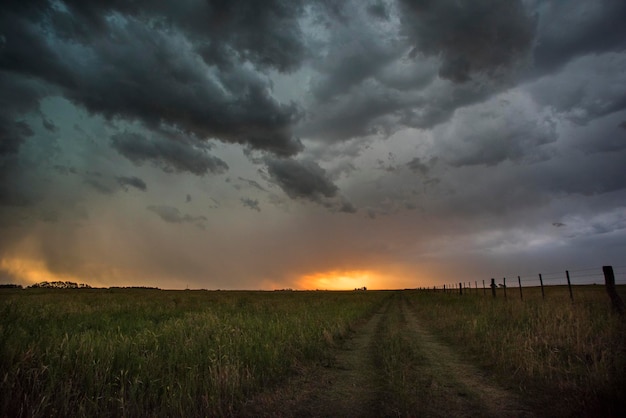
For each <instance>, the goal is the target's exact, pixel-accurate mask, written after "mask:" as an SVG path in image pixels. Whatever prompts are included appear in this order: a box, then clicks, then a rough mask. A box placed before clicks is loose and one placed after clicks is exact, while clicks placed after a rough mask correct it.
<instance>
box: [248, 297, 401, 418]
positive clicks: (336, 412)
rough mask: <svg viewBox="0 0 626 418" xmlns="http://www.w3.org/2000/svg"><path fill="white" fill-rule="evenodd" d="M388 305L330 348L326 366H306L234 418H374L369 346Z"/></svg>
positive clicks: (376, 390) (376, 397)
mask: <svg viewBox="0 0 626 418" xmlns="http://www.w3.org/2000/svg"><path fill="white" fill-rule="evenodd" d="M388 306H389V302H388V303H387V304H385V305H384V306H383V307H381V308H380V309H379V310H378V311H377V312H376V313H374V314H373V315H372V316H371V317H370V318H369V319H367V320H366V321H365V322H363V323H361V324H359V325H358V326H356V327H355V329H354V331H352V332H351V334H350V335H349V336H348V337H347V339H346V340H345V341H344V342H343V343H342V344H341V346H339V347H337V348H335V349H334V352H333V357H334V359H333V361H332V363H331V364H330V365H328V367H322V366H320V365H317V366H310V367H306V368H304V369H303V370H301V371H300V373H299V375H298V376H296V377H295V378H293V379H291V380H290V381H289V382H288V383H287V384H286V385H284V386H282V387H281V388H278V389H277V390H272V391H269V392H266V393H263V394H260V395H259V396H258V397H256V399H253V400H251V401H250V402H249V404H248V405H247V406H246V407H245V408H244V409H243V410H242V411H239V413H238V414H236V415H238V416H254V417H298V418H313V417H316V418H317V417H319V418H321V417H342V418H351V417H355V418H356V417H361V418H379V417H380V416H381V415H380V413H379V408H380V405H381V397H382V396H383V394H382V387H381V385H380V379H379V370H378V369H376V368H375V367H374V362H373V360H372V344H373V342H374V341H375V338H374V337H375V334H376V330H377V328H378V324H379V323H380V321H381V320H382V318H383V317H384V315H385V313H386V310H387V309H388Z"/></svg>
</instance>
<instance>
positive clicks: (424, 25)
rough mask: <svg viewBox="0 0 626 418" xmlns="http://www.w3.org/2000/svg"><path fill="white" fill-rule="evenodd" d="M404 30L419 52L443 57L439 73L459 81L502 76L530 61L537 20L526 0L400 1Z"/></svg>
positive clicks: (415, 50)
mask: <svg viewBox="0 0 626 418" xmlns="http://www.w3.org/2000/svg"><path fill="white" fill-rule="evenodd" d="M399 4H400V7H401V11H402V12H401V21H402V28H403V31H404V32H405V33H406V35H407V36H408V38H409V41H410V42H411V43H412V44H413V46H414V55H415V56H418V54H424V55H434V56H439V57H440V58H441V60H442V64H441V67H440V69H439V75H440V76H441V77H443V78H447V79H450V80H453V81H455V82H464V81H467V80H469V79H470V78H471V77H472V75H474V74H477V73H483V72H484V73H487V74H488V75H490V76H497V75H498V74H499V73H501V72H503V71H507V70H509V69H510V68H511V67H514V66H515V65H517V64H518V63H519V61H524V60H525V59H526V56H527V55H528V54H529V53H530V51H531V49H532V46H533V42H534V37H535V26H536V23H535V19H534V18H533V17H532V16H530V14H529V13H528V11H527V10H526V9H525V8H524V5H523V3H522V1H520V0H512V1H506V2H503V1H500V0H478V1H472V2H471V3H465V2H459V1H456V0H400V1H399Z"/></svg>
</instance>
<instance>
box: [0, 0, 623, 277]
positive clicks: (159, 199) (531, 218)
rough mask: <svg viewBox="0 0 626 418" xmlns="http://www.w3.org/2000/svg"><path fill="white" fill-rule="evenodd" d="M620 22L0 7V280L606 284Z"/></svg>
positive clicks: (353, 2)
mask: <svg viewBox="0 0 626 418" xmlns="http://www.w3.org/2000/svg"><path fill="white" fill-rule="evenodd" d="M625 20H626V5H625V4H624V2H623V1H622V0H597V1H594V2H589V1H584V0H512V1H498V0H476V1H454V0H438V1H435V0H365V1H357V0H346V1H341V2H329V1H326V0H295V1H283V0H268V1H263V2H259V1H255V0H244V1H237V2H228V1H222V0H208V1H197V0H179V1H170V0H164V1H158V2H155V1H149V0H138V1H133V2H127V1H121V0H113V1H101V0H60V1H52V0H33V1H26V2H25V1H16V0H8V1H4V2H2V5H1V6H0V91H2V93H3V94H2V95H0V228H1V229H2V234H0V250H1V251H0V264H1V265H0V268H2V269H3V271H4V272H6V274H7V275H8V276H7V277H11V278H16V279H15V280H18V279H17V278H18V277H22V282H23V283H24V284H28V283H29V282H30V281H32V278H33V277H35V276H36V275H37V274H44V273H45V274H48V275H49V276H50V277H51V278H53V277H55V276H56V277H59V278H60V279H67V278H68V277H69V278H71V279H74V277H77V276H81V277H88V278H90V280H91V279H93V280H94V281H97V282H98V283H99V284H103V285H129V284H138V283H139V284H145V285H152V286H155V285H156V286H162V287H167V288H176V287H181V286H182V287H185V286H186V285H187V284H189V285H190V286H193V287H200V288H240V289H243V288H246V289H258V288H263V289H269V288H275V287H279V288H287V287H290V288H300V287H306V286H305V285H302V284H301V283H302V281H301V278H302V277H308V276H310V275H311V274H313V273H315V274H317V273H323V272H336V271H350V270H363V271H368V272H370V273H371V274H372V276H371V277H379V278H381V279H380V283H381V285H380V286H378V287H400V288H404V287H416V286H420V285H428V284H430V285H434V284H440V283H441V282H442V281H445V280H448V279H450V278H455V277H459V275H463V276H464V277H467V279H468V280H469V279H470V278H474V277H477V278H480V277H492V275H497V274H499V271H498V270H499V269H505V268H506V269H507V270H509V271H507V272H506V273H507V274H508V273H509V272H510V271H511V270H519V269H523V268H527V269H531V270H532V271H541V270H540V269H542V268H543V267H547V268H549V269H550V271H553V270H554V269H555V268H556V269H564V268H570V267H571V268H573V267H576V265H580V264H581V263H585V264H591V265H604V264H611V263H615V262H616V261H615V259H619V257H621V255H620V254H622V253H623V251H624V248H626V234H625V231H626V229H625V228H624V220H625V219H626V217H625V215H624V214H625V213H626V212H625V205H624V202H625V201H626V177H625V176H624V175H623V171H624V167H625V166H626V129H625V126H626V95H625V94H624V92H625V91H626V78H625V74H626V73H625V72H624V68H626V36H625V35H626V29H624V28H625V27H626V26H625V25H624V24H623V22H624V21H625ZM122 191H125V193H122ZM192 197H193V198H192ZM183 205H184V206H183ZM183 207H184V210H183ZM85 237H88V238H85ZM113 243H114V245H113ZM260 249H262V251H261V250H260ZM585 267H586V266H585ZM29 272H30V273H29ZM520 273H523V272H520ZM29 274H30V275H29ZM20 275H21V276H20ZM383 278H384V279H383ZM125 281H134V283H128V282H125ZM181 283H182V285H181ZM361 285H364V284H359V286H361ZM307 286H313V285H312V284H309V285H307ZM368 288H376V286H373V285H369V284H368Z"/></svg>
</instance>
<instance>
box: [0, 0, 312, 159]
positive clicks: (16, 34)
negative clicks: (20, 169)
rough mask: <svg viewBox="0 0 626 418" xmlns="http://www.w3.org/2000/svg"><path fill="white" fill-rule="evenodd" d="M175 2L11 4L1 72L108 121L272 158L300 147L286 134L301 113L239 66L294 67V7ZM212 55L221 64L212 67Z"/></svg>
mask: <svg viewBox="0 0 626 418" xmlns="http://www.w3.org/2000/svg"><path fill="white" fill-rule="evenodd" d="M183 3H185V4H178V3H177V6H174V5H173V4H166V3H163V4H161V3H159V4H158V5H153V3H152V2H145V3H144V4H142V5H138V4H133V5H126V4H124V3H123V2H112V3H108V2H103V3H100V2H65V3H64V4H65V5H66V6H67V7H66V8H65V7H54V6H53V5H52V4H51V3H47V2H38V3H33V4H32V5H31V7H19V6H15V5H9V6H7V9H8V10H7V13H3V15H2V18H0V23H1V24H0V26H1V27H2V28H3V39H4V40H5V41H4V43H3V47H2V50H1V51H0V68H1V69H2V70H4V71H6V72H10V73H11V74H13V75H14V76H19V77H22V78H26V79H34V80H38V81H42V82H45V83H47V84H48V85H50V86H53V87H55V90H56V91H57V92H59V93H60V94H62V95H64V96H65V97H67V98H68V99H70V100H72V101H73V102H74V103H76V104H78V105H81V106H84V107H85V108H86V109H87V110H89V111H90V112H92V113H98V114H102V115H103V116H105V117H106V118H108V119H125V120H139V121H141V122H142V123H143V124H144V125H145V126H146V127H148V128H150V129H154V130H156V129H158V128H159V127H160V126H169V127H176V128H177V129H180V130H181V131H182V132H184V133H186V134H189V135H193V136H196V137H198V138H201V139H205V138H218V139H220V140H222V141H226V142H235V143H242V144H247V145H249V146H251V147H253V148H256V149H262V150H266V151H270V152H273V153H276V154H278V155H292V154H294V153H296V152H298V151H299V150H300V149H301V145H300V144H299V142H298V141H297V140H295V139H294V138H293V137H292V135H291V133H290V131H291V125H292V124H293V122H294V121H296V120H297V119H298V118H299V117H300V116H299V114H300V111H299V110H298V109H297V107H296V106H295V105H294V104H281V103H278V102H277V101H276V100H275V99H274V98H273V97H272V96H271V94H270V93H269V92H270V89H271V86H270V83H269V81H268V80H267V78H265V77H264V76H262V75H261V74H259V73H258V72H256V71H255V70H254V69H250V68H248V67H246V66H244V65H243V63H244V62H246V61H248V60H249V61H252V62H254V63H256V64H258V65H259V66H261V67H263V66H266V67H276V68H278V69H279V70H287V69H292V68H294V67H295V66H297V65H298V63H299V61H300V58H299V57H298V54H297V53H294V50H300V49H301V46H300V41H299V39H300V36H299V35H298V30H299V26H298V23H297V20H295V19H294V18H295V17H296V16H297V15H298V14H299V13H300V11H299V10H300V7H299V6H298V5H295V6H293V7H291V6H289V5H285V4H283V3H282V2H275V3H274V4H273V5H272V4H269V5H266V4H264V5H263V6H262V7H261V6H259V5H257V3H255V2H251V3H250V4H247V5H245V6H246V7H241V6H243V5H239V6H237V7H234V6H227V5H226V3H222V2H219V3H215V4H213V3H209V4H205V5H204V6H203V5H201V4H197V5H195V7H191V6H193V5H192V4H187V3H186V2H183ZM166 12H167V13H166ZM113 16H114V17H113ZM166 16H167V17H166ZM201 22H202V23H201ZM211 22H213V23H211ZM248 25H252V27H249V26H248ZM208 28H212V29H213V30H210V29H208ZM285 29H288V31H287V32H284V30H285ZM259 34H261V35H259ZM290 35H294V36H293V37H291V36H290ZM203 48H204V49H206V48H208V49H210V50H212V51H213V52H212V53H209V52H206V51H204V52H203V51H200V49H203ZM220 54H221V55H224V57H223V59H227V63H226V64H227V65H221V66H219V65H218V66H215V62H216V60H218V61H219V59H218V58H217V56H218V55H220ZM209 57H210V59H209ZM39 97H43V95H40V96H39ZM11 108H12V109H16V108H15V106H12V107H11ZM13 131H15V129H13ZM17 134H19V132H17ZM12 135H13V136H16V132H13V133H12ZM17 137H18V138H19V135H17ZM3 143H7V141H3ZM9 149H11V148H9Z"/></svg>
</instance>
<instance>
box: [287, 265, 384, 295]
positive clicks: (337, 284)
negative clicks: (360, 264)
mask: <svg viewBox="0 0 626 418" xmlns="http://www.w3.org/2000/svg"><path fill="white" fill-rule="evenodd" d="M384 281H385V280H384V278H382V277H380V276H379V275H378V274H377V273H375V272H373V271H370V270H331V271H325V272H320V273H313V274H307V275H304V276H302V277H301V278H300V279H299V280H298V286H299V287H300V288H301V289H305V290H313V289H319V290H354V289H357V288H362V287H367V288H368V289H382V288H385V286H384V285H382V286H381V284H382V283H383V282H384Z"/></svg>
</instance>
